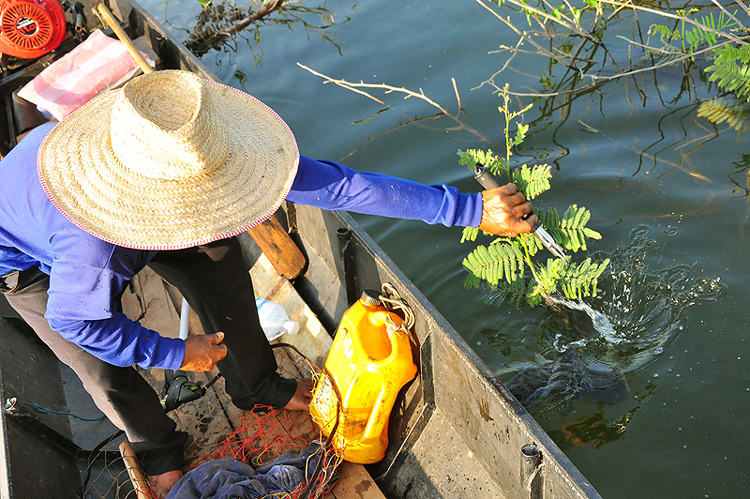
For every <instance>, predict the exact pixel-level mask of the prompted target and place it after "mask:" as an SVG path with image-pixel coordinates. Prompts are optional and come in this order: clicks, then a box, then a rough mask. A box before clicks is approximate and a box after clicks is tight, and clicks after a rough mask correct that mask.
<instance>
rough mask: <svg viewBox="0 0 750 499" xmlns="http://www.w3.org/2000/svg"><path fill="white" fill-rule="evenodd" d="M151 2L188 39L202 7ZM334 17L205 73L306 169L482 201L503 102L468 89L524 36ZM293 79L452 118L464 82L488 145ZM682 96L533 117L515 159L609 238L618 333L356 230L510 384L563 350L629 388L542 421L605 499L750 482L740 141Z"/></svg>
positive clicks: (410, 246)
mask: <svg viewBox="0 0 750 499" xmlns="http://www.w3.org/2000/svg"><path fill="white" fill-rule="evenodd" d="M146 5H147V6H148V7H149V9H150V10H151V12H152V13H153V14H154V15H155V16H156V17H157V18H159V19H160V20H161V21H162V22H164V23H165V24H171V25H172V27H173V28H174V29H175V30H176V33H178V36H182V37H184V33H183V32H182V31H181V30H182V29H185V28H188V29H189V28H191V27H192V25H193V24H194V16H195V14H196V12H197V11H198V9H199V4H198V2H197V1H196V0H179V2H175V1H174V0H173V1H172V2H170V3H169V4H168V5H167V6H166V7H165V6H164V4H163V3H162V2H156V1H150V2H146ZM327 7H328V9H329V10H330V13H331V14H333V15H334V18H335V19H336V20H337V21H343V20H344V19H345V18H347V17H349V18H350V20H349V21H348V22H346V23H344V24H341V25H339V26H336V27H334V28H331V29H330V30H329V34H330V35H331V36H332V37H335V40H336V43H337V44H338V48H337V47H335V46H334V45H332V44H330V43H328V42H326V41H324V40H322V39H320V38H319V37H317V36H316V35H314V34H310V33H307V32H305V30H304V29H303V28H302V27H301V26H299V25H297V26H292V28H291V29H289V28H287V27H281V26H274V25H268V26H266V27H264V28H263V29H262V30H261V47H262V50H263V58H262V62H261V64H260V65H259V66H257V67H256V66H255V64H254V57H253V54H252V52H251V50H250V48H249V47H250V45H248V44H245V43H244V42H242V41H239V43H238V46H237V51H236V52H235V51H221V52H211V53H209V54H208V55H206V56H205V57H204V58H203V60H204V62H205V63H206V64H207V65H208V66H209V67H210V68H211V69H212V70H213V71H215V72H216V73H217V74H218V75H219V76H220V77H221V78H222V79H223V80H224V81H225V82H227V83H230V84H232V85H234V86H238V87H242V88H244V89H245V90H246V91H248V92H249V93H251V94H253V95H255V96H257V97H258V98H260V99H261V100H263V101H264V102H266V103H267V104H269V105H270V106H271V107H273V108H274V109H275V110H276V111H277V112H278V113H279V114H280V115H281V116H282V117H283V118H284V119H285V120H286V121H287V123H289V125H290V126H291V127H292V129H293V130H294V132H295V134H296V137H297V140H298V142H299V145H300V150H301V151H302V153H303V154H306V155H309V156H312V157H318V158H327V159H334V160H342V161H343V162H344V163H345V164H347V165H348V166H351V167H353V168H356V169H359V170H365V171H377V172H382V173H388V174H393V175H399V176H404V177H408V178H411V179H414V180H417V181H420V182H425V183H438V182H445V183H451V184H454V185H456V186H458V187H459V188H461V189H463V190H465V191H475V190H477V185H476V184H475V183H474V181H473V180H472V179H471V177H470V175H469V172H468V171H466V170H464V169H463V167H460V166H459V165H458V164H457V157H456V150H457V149H459V148H460V149H465V148H469V147H479V148H486V147H493V148H495V149H496V150H501V148H502V146H501V142H500V141H501V138H502V121H501V116H500V114H498V112H497V106H498V105H500V100H499V99H498V97H497V96H496V95H494V94H493V92H492V88H491V87H489V86H487V85H485V86H483V87H480V88H476V87H479V86H480V84H481V83H482V82H483V81H485V80H487V79H488V78H490V76H491V75H492V74H493V73H495V72H496V71H498V70H499V69H500V68H501V67H502V66H503V64H504V63H505V61H506V59H507V57H506V56H503V55H498V54H490V53H489V52H491V51H493V50H495V49H496V48H497V47H498V46H499V45H500V44H503V43H505V44H515V41H516V39H515V38H514V36H513V35H512V34H511V33H510V32H509V31H508V29H507V28H506V27H505V26H504V25H502V24H500V23H499V22H498V21H497V20H496V19H495V18H493V17H492V16H491V15H489V14H488V13H487V11H486V10H484V9H482V8H481V7H480V6H479V5H478V4H477V3H476V2H474V1H472V0H462V1H445V0H443V1H435V2H413V1H401V2H395V1H380V2H361V3H359V4H353V3H352V2H348V1H344V0H337V1H334V2H328V4H327ZM165 12H166V16H167V20H168V23H166V22H165V21H164V19H165ZM308 20H309V21H310V22H320V20H319V19H317V18H314V17H313V18H310V19H308ZM180 33H182V34H180ZM339 48H340V52H339ZM297 62H299V63H302V64H304V65H306V66H309V67H311V68H313V69H315V70H317V71H320V72H322V73H324V74H327V75H329V76H331V77H334V78H343V79H346V80H349V81H359V80H364V81H365V82H369V83H382V82H385V83H388V84H391V85H394V86H398V87H401V86H403V87H406V88H409V89H411V90H418V89H419V88H422V89H423V90H424V92H425V94H426V95H428V96H429V97H430V98H432V99H433V100H435V101H437V102H439V103H441V104H442V105H443V106H445V107H446V108H447V109H448V110H449V111H450V112H455V110H456V104H455V97H454V92H453V88H452V84H451V78H452V77H453V78H455V79H456V82H457V86H458V89H459V91H460V94H461V101H462V105H463V109H464V114H463V115H462V116H461V119H462V120H463V121H464V122H465V123H466V124H467V125H468V126H470V127H472V128H473V129H475V130H476V131H478V132H479V133H480V134H481V135H483V136H484V137H487V138H490V139H491V140H494V141H495V143H491V144H490V143H487V142H483V141H481V140H479V139H478V138H477V136H476V135H475V134H472V133H470V132H468V131H466V130H457V129H455V125H456V123H455V122H453V121H452V120H450V119H448V118H445V117H443V118H439V119H433V120H420V121H418V122H415V123H411V124H408V125H406V126H401V125H403V124H406V123H407V122H409V121H410V120H412V119H413V118H415V117H418V116H419V117H425V116H429V115H431V114H433V113H434V111H435V110H434V109H433V108H431V107H430V106H429V105H427V104H425V103H424V102H422V101H419V100H417V99H409V100H402V99H401V97H400V96H397V95H391V96H385V97H384V98H385V100H386V102H387V103H388V104H389V105H390V106H392V107H391V108H390V109H388V110H386V111H383V112H379V111H381V110H382V109H383V106H382V105H380V104H377V103H376V102H373V101H372V100H369V99H366V98H364V97H362V96H360V95H357V94H354V93H352V92H349V91H347V90H343V89H341V88H339V87H336V86H334V85H331V84H328V85H323V84H322V80H321V79H320V78H318V77H316V76H314V75H312V74H310V73H309V72H307V71H304V70H302V69H300V68H299V67H298V66H297V65H296V63H297ZM510 67H511V68H512V69H509V70H506V71H505V72H504V73H502V75H500V76H498V77H496V79H495V81H496V82H497V83H498V84H500V85H502V84H503V83H504V82H506V81H507V82H508V83H509V84H510V88H511V90H515V91H527V90H531V91H539V90H540V89H541V84H540V83H539V81H538V80H539V76H540V71H542V70H543V69H544V68H545V67H546V62H545V61H544V60H543V59H541V58H539V57H531V56H529V57H517V58H516V59H514V60H513V61H512V63H511V65H510ZM238 72H241V73H242V74H244V77H245V78H244V79H243V81H239V80H238V79H237V77H236V76H237V74H238ZM695 74H697V73H695ZM682 83H683V80H682V72H681V71H680V70H663V71H660V72H658V73H657V74H656V75H655V76H654V75H653V74H649V76H648V77H647V78H646V79H645V80H640V81H636V80H632V79H631V80H619V81H615V82H612V83H609V84H607V85H605V86H603V87H601V88H600V90H599V91H597V92H592V93H589V94H586V95H583V96H579V97H577V98H575V99H572V100H571V99H567V100H565V99H559V98H558V99H555V100H554V101H552V100H546V101H538V102H535V107H534V108H533V109H532V110H531V111H530V112H529V113H527V115H526V118H527V119H526V121H527V122H529V123H531V125H532V128H531V133H532V135H531V136H530V137H529V139H528V140H527V141H526V142H525V143H524V146H525V148H524V149H523V150H522V151H521V152H520V154H519V157H518V159H519V161H524V162H529V163H535V162H542V161H546V162H548V163H549V164H551V165H552V166H553V171H554V177H553V180H552V190H551V191H549V192H547V193H545V194H544V195H543V196H542V197H541V198H540V199H539V200H538V201H537V204H539V205H544V206H555V207H557V208H558V210H560V211H563V210H564V209H565V208H566V207H567V206H568V205H569V204H572V203H578V204H581V205H585V206H586V207H588V208H589V209H590V210H591V212H592V214H593V218H592V221H591V222H590V223H589V226H590V227H592V228H594V229H596V230H597V231H599V232H601V233H602V235H603V239H602V241H599V242H594V243H593V244H592V248H591V249H592V250H594V251H601V252H603V253H606V254H608V255H613V256H614V257H615V259H614V263H613V265H612V267H611V268H612V274H610V275H609V277H606V278H604V279H603V280H602V283H601V288H602V291H603V293H602V295H601V296H600V297H598V298H596V299H595V300H592V302H591V305H592V306H594V307H595V308H596V309H597V310H600V311H602V312H603V313H605V314H606V315H607V317H608V318H609V319H610V321H611V323H612V325H613V327H614V331H613V332H612V334H610V335H608V337H605V336H603V335H602V334H600V333H599V332H598V331H596V330H595V329H594V328H593V327H592V326H591V323H590V321H587V317H586V316H585V315H583V314H582V313H573V314H572V316H571V317H572V321H571V322H570V323H563V321H562V320H561V319H560V316H559V315H556V314H553V313H552V312H550V311H549V310H548V309H545V308H541V307H540V308H537V309H534V310H530V309H528V308H516V307H515V306H512V305H508V304H500V305H494V304H491V303H488V302H487V299H490V301H491V298H492V294H491V293H489V292H487V291H483V290H464V289H462V286H461V283H462V280H463V276H464V273H463V270H462V268H461V265H460V262H461V259H462V258H463V256H464V255H465V253H467V252H468V251H469V249H470V248H469V246H467V245H461V244H459V242H458V241H459V239H460V232H461V231H460V229H458V228H445V227H442V226H439V227H431V226H427V225H423V224H419V223H416V222H407V221H392V220H385V219H380V218H375V217H366V216H360V217H358V219H359V220H360V222H361V223H362V224H363V225H364V227H365V228H366V229H367V231H368V232H369V233H370V234H372V235H373V236H374V237H375V239H376V240H377V241H378V242H379V243H380V245H381V246H382V247H383V248H384V249H385V251H386V252H387V253H388V254H389V255H390V256H391V257H392V258H393V259H394V260H395V261H396V263H397V264H398V265H399V266H400V267H401V268H402V269H403V270H404V271H405V272H406V273H407V274H408V275H409V276H410V277H411V278H412V280H413V281H414V282H415V283H416V285H417V286H418V287H419V288H420V289H421V290H422V291H423V292H424V293H425V294H426V295H427V296H428V298H429V299H430V300H431V301H432V302H433V303H434V304H435V305H436V306H437V307H438V309H439V310H440V311H441V312H442V313H443V314H444V315H445V316H446V318H447V319H448V320H449V321H450V322H451V323H452V324H453V325H454V326H455V327H456V329H457V330H458V331H459V332H460V333H461V334H462V335H463V337H464V338H465V339H466V340H467V341H468V343H469V344H470V345H472V346H473V347H474V348H475V349H476V351H477V352H478V353H479V355H481V357H482V358H483V359H484V360H485V361H486V362H487V363H488V364H489V365H490V366H491V368H492V369H494V370H495V371H496V373H497V374H498V376H499V377H500V378H501V379H502V380H504V381H506V380H508V379H509V378H511V377H512V376H513V375H514V374H515V373H517V372H518V371H519V370H521V369H522V368H523V367H526V366H528V365H531V364H533V363H538V362H541V361H544V360H545V359H553V358H554V356H555V352H556V351H559V350H560V349H564V348H569V347H570V346H571V345H573V346H576V348H579V349H580V350H581V351H583V352H585V353H587V354H591V355H594V356H596V357H598V358H601V359H602V360H605V361H607V362H608V363H610V364H611V365H612V366H614V367H615V368H617V369H618V370H619V371H620V372H621V373H622V374H623V376H624V378H625V380H626V382H627V385H628V388H629V395H628V397H627V398H626V399H625V400H624V401H622V402H619V403H616V404H609V405H607V404H598V403H593V402H589V401H586V400H577V401H572V402H571V404H570V405H569V407H566V408H565V410H562V409H561V408H560V407H558V406H556V405H554V404H544V403H542V404H539V405H537V406H535V407H534V408H533V409H532V413H533V414H534V416H535V417H536V418H537V420H538V421H539V422H540V423H541V425H542V426H543V427H544V428H545V429H546V430H547V432H548V433H549V434H550V435H551V436H552V437H553V438H554V439H555V441H556V442H557V443H558V444H559V445H560V446H561V447H562V448H563V449H564V450H565V452H566V453H567V454H568V455H569V456H570V458H571V459H572V460H573V462H574V463H575V464H576V465H577V466H578V467H579V468H580V470H581V471H582V472H583V473H584V475H586V477H587V478H588V479H590V480H591V482H592V483H593V484H594V486H595V487H596V488H597V490H599V492H600V493H601V494H602V495H603V496H604V497H608V498H614V497H623V498H630V497H743V496H744V494H745V488H746V485H747V469H748V467H747V464H746V463H747V462H748V458H750V452H748V450H747V445H746V440H747V438H746V436H745V426H746V424H745V414H746V412H747V411H748V409H750V379H749V378H748V375H747V372H748V363H749V362H750V354H748V352H747V350H748V345H747V344H746V342H745V336H746V334H745V331H744V327H745V324H746V317H747V315H748V313H747V309H746V308H745V307H746V305H743V303H744V300H745V298H743V297H746V296H748V286H749V284H748V283H747V279H746V275H747V274H748V267H749V266H750V262H748V261H747V260H745V258H743V257H744V255H745V245H746V244H747V243H748V239H750V234H749V233H748V230H747V228H748V216H749V215H750V211H748V196H747V194H748V179H747V175H746V174H747V171H748V167H749V166H750V160H749V159H748V157H747V156H746V149H747V147H746V144H747V142H748V136H747V134H738V133H736V132H734V131H732V130H730V129H728V127H726V126H718V127H715V126H713V125H712V124H710V123H709V122H708V121H707V120H706V119H704V118H699V117H698V116H697V106H698V104H699V102H700V101H701V99H706V98H709V97H712V96H714V94H715V92H714V91H713V90H712V89H709V88H707V86H706V84H705V83H702V82H701V81H700V80H699V79H698V78H696V79H695V82H694V85H691V86H690V91H689V92H683V93H682V94H680V92H679V90H680V86H681V84H682ZM375 95H377V96H378V97H381V98H383V95H382V94H381V93H377V94H375ZM644 96H645V98H644ZM530 102H532V101H531V99H530V98H521V99H520V100H516V101H515V104H516V107H519V106H521V105H525V104H528V103H530ZM548 108H551V109H548ZM368 117H369V119H366V120H365V118H368ZM363 120H364V121H363Z"/></svg>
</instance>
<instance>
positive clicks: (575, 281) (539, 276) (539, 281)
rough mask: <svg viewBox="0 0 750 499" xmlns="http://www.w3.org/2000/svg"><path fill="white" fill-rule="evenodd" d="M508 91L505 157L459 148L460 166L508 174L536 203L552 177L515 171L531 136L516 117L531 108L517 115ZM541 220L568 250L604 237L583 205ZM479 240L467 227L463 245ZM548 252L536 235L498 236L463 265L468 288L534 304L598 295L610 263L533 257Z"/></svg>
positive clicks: (542, 171) (542, 169)
mask: <svg viewBox="0 0 750 499" xmlns="http://www.w3.org/2000/svg"><path fill="white" fill-rule="evenodd" d="M507 89H508V87H507V85H506V86H505V88H504V91H503V93H502V94H501V96H502V97H504V103H503V105H502V106H500V107H499V108H498V110H499V111H500V113H502V114H503V115H504V116H505V117H506V129H505V144H506V154H505V157H500V156H498V155H497V154H495V153H494V152H493V151H492V150H489V149H488V150H486V151H483V150H477V149H468V150H466V151H461V150H459V151H458V156H459V164H461V165H464V166H466V167H468V168H469V169H471V170H475V169H476V168H477V167H479V166H484V167H486V168H488V169H489V170H490V171H491V172H492V173H493V174H495V175H498V174H503V173H504V174H505V175H507V178H508V180H509V181H511V182H513V183H514V184H516V186H517V187H518V189H519V191H520V192H522V193H523V194H524V195H525V196H526V198H527V199H534V198H536V197H537V196H538V195H540V194H542V193H543V192H545V191H547V190H549V189H550V179H551V178H552V173H551V169H550V166H549V165H547V164H543V165H534V166H532V167H529V166H528V165H526V164H524V165H522V166H521V167H520V168H511V167H510V157H511V156H512V149H513V148H514V147H517V146H518V145H520V144H521V143H522V142H523V140H524V139H525V137H526V134H527V133H528V126H526V125H521V126H519V127H518V128H517V129H516V132H515V134H511V133H510V132H509V129H510V126H511V125H512V121H513V120H514V119H515V118H517V117H519V116H521V115H522V114H523V113H524V112H526V111H527V110H528V109H530V108H531V106H527V107H525V108H524V109H523V110H521V111H511V110H510V109H509V99H508V98H507V97H508V93H507ZM537 216H538V218H539V221H540V223H541V224H542V225H543V226H544V227H545V228H546V230H547V231H548V232H549V234H550V235H551V236H552V237H553V238H554V239H555V241H557V242H558V243H559V244H560V245H561V246H562V247H563V248H564V249H565V250H567V251H570V252H573V253H577V252H579V251H586V250H587V245H586V240H587V239H601V234H599V233H598V232H596V231H595V230H593V229H591V228H589V227H587V226H586V224H587V223H588V222H589V220H590V219H591V213H590V212H589V210H587V209H586V208H584V207H582V206H581V207H579V206H578V205H576V204H573V205H571V206H569V207H568V209H567V210H566V211H565V213H564V214H563V216H562V217H560V215H559V214H558V212H557V210H556V209H555V208H550V209H547V210H538V211H537ZM478 236H479V229H477V228H467V229H465V230H464V232H463V235H462V238H461V242H465V241H475V240H476V239H477V237H478ZM542 248H543V247H542V244H541V242H540V241H539V239H538V238H537V237H535V236H534V235H533V234H521V235H519V236H516V237H494V238H493V240H492V241H491V242H490V243H489V244H487V245H483V244H480V245H478V246H476V247H475V248H474V250H472V251H471V252H470V253H469V254H468V255H467V256H466V257H465V258H464V260H463V266H464V268H465V269H466V270H467V271H468V275H467V277H466V279H465V281H464V285H465V286H466V287H476V286H478V285H479V283H480V282H482V281H485V282H487V283H488V284H490V285H491V286H497V287H498V288H502V289H503V290H504V291H505V292H506V293H508V294H509V295H510V296H511V297H512V299H513V301H516V302H520V297H525V298H526V301H527V302H528V303H529V304H530V305H531V306H536V305H537V304H539V303H541V302H542V301H543V300H544V299H545V297H547V296H549V295H552V294H553V293H556V292H558V291H559V292H561V293H562V294H563V295H565V297H566V298H568V299H582V298H584V297H587V296H594V295H596V290H597V281H598V278H599V276H600V275H601V274H602V272H603V271H604V269H605V268H606V267H607V265H608V264H609V260H608V259H607V260H604V261H603V262H600V263H595V262H592V261H591V259H590V258H586V259H585V260H584V261H583V262H581V263H575V262H573V261H572V260H570V259H569V258H566V259H563V258H548V259H547V260H546V261H545V262H543V263H538V262H535V261H534V260H533V259H532V257H535V256H537V254H538V253H539V251H540V250H541V249H542Z"/></svg>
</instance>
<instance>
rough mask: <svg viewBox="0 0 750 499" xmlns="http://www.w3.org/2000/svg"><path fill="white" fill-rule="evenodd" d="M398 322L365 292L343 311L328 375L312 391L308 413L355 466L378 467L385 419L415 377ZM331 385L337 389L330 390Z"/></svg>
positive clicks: (373, 294)
mask: <svg viewBox="0 0 750 499" xmlns="http://www.w3.org/2000/svg"><path fill="white" fill-rule="evenodd" d="M400 324H401V318H400V317H399V316H398V315H396V314H395V313H393V312H389V311H387V310H386V309H385V307H383V305H382V304H381V302H380V300H379V299H378V294H377V292H374V291H365V292H364V293H362V297H361V298H360V299H359V300H357V302H356V303H355V304H354V305H352V306H351V307H350V308H349V309H348V310H347V311H346V312H344V315H343V317H342V318H341V323H340V324H339V329H338V331H337V333H336V336H335V338H334V340H333V344H332V346H331V351H330V352H329V353H328V358H327V359H326V364H325V367H326V370H327V371H328V373H329V375H330V379H329V377H328V376H323V377H321V380H320V382H318V384H317V386H316V387H315V390H314V391H313V397H312V403H311V404H310V413H311V414H312V416H313V419H314V420H315V421H316V422H317V423H318V425H320V427H321V429H322V431H323V433H324V434H325V435H326V437H328V436H329V435H330V434H331V432H332V431H333V430H334V427H335V423H336V410H337V405H338V403H337V396H336V392H338V393H339V395H340V397H341V408H340V409H339V417H338V427H336V428H335V432H334V436H333V440H332V444H333V446H334V448H336V449H337V450H339V451H341V452H343V458H344V459H345V460H346V461H350V462H353V463H362V464H370V463H376V462H378V461H380V460H381V459H383V457H384V456H385V450H386V447H388V419H389V417H390V415H391V410H392V409H393V404H394V403H395V401H396V396H397V395H398V392H399V391H400V390H401V388H402V387H403V386H404V385H405V384H406V383H407V382H409V381H410V380H411V379H413V378H414V376H415V375H416V373H417V366H416V365H415V364H414V358H413V356H412V351H411V345H410V343H409V338H408V336H407V334H406V333H405V332H404V331H402V330H399V329H397V328H398V326H399V325H400ZM331 381H333V384H334V385H335V386H332V385H331Z"/></svg>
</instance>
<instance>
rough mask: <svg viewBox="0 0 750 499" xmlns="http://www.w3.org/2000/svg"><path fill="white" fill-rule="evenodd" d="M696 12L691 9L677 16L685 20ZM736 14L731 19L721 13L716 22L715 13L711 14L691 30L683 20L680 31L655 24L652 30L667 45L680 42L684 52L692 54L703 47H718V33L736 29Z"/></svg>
mask: <svg viewBox="0 0 750 499" xmlns="http://www.w3.org/2000/svg"><path fill="white" fill-rule="evenodd" d="M696 12H698V9H690V10H688V11H684V10H678V11H677V14H678V15H679V16H681V17H682V18H683V19H684V18H687V16H689V15H692V14H695V13H696ZM736 13H737V11H736V10H735V11H734V13H732V14H731V17H730V15H727V13H725V12H724V11H721V12H720V13H719V16H718V20H716V19H715V18H714V13H713V12H709V13H708V15H706V16H702V17H699V18H697V19H696V21H697V24H695V25H693V27H692V28H690V29H688V28H686V26H685V22H684V20H683V21H682V22H681V23H680V27H679V29H677V28H675V29H670V28H669V27H667V26H664V25H661V24H654V25H652V26H651V30H652V31H653V32H654V33H656V34H658V35H659V37H660V38H661V39H662V40H665V41H666V42H667V43H669V42H671V41H675V40H679V41H680V42H681V44H682V52H683V53H685V54H692V53H694V52H695V51H696V50H698V47H700V46H702V45H709V46H713V45H716V44H717V43H718V42H719V40H718V37H717V34H716V33H717V32H719V31H722V30H725V29H732V28H734V27H736V26H737V23H736V22H735V21H734V19H736V18H735V17H734V14H736Z"/></svg>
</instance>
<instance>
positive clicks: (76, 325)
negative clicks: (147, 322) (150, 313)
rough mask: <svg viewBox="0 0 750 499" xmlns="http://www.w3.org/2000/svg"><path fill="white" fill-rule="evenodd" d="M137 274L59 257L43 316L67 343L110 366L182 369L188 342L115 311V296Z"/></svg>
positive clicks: (53, 269)
mask: <svg viewBox="0 0 750 499" xmlns="http://www.w3.org/2000/svg"><path fill="white" fill-rule="evenodd" d="M133 273H134V272H133ZM133 273H131V272H129V271H126V270H125V269H122V271H118V269H108V268H101V267H97V266H92V265H88V264H82V263H78V262H74V261H71V260H67V259H64V258H58V259H56V260H55V262H54V264H53V265H52V271H51V273H50V285H49V291H48V293H49V298H48V301H47V313H46V314H45V317H46V318H47V320H48V322H49V324H50V327H51V328H52V329H54V330H55V331H57V332H58V333H60V335H62V337H63V338H65V339H66V340H68V341H70V342H73V343H75V344H76V345H78V346H80V347H81V348H83V349H84V350H86V351H87V352H89V353H91V354H92V355H94V356H95V357H98V358H99V359H101V360H103V361H105V362H107V363H109V364H113V365H116V366H130V365H132V364H133V363H136V364H138V365H139V366H140V367H142V368H148V367H160V368H164V369H179V368H180V366H181V365H182V361H183V359H184V356H185V342H184V341H182V340H180V339H175V338H165V337H162V336H160V335H159V334H158V333H156V332H155V331H152V330H150V329H147V328H145V327H143V326H142V325H141V324H139V323H138V322H134V321H132V320H130V319H128V318H127V316H125V315H124V314H123V313H122V312H120V311H118V309H117V305H116V303H115V302H114V297H116V296H118V295H119V293H120V291H121V290H122V288H123V287H124V286H125V285H126V284H127V281H128V280H129V279H130V278H131V277H132V275H133Z"/></svg>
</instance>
